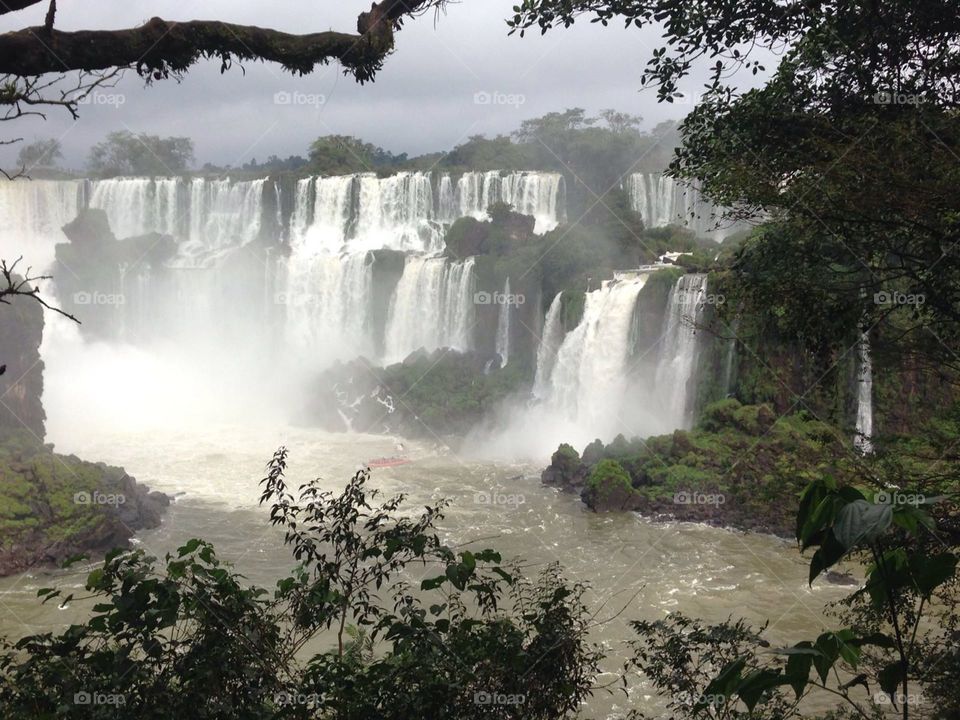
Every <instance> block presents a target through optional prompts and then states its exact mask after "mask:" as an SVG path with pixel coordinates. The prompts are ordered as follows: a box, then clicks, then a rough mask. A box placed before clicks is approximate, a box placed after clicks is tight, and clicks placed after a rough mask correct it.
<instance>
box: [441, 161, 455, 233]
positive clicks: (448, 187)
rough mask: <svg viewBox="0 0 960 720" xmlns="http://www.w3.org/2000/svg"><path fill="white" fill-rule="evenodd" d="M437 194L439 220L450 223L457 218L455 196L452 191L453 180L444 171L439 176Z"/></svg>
mask: <svg viewBox="0 0 960 720" xmlns="http://www.w3.org/2000/svg"><path fill="white" fill-rule="evenodd" d="M437 195H438V203H439V217H440V220H441V221H442V222H445V223H452V222H453V221H454V220H456V219H457V206H456V196H455V194H454V191H453V181H452V180H451V179H450V175H448V174H446V173H444V174H443V175H442V176H441V177H440V189H439V190H438V192H437Z"/></svg>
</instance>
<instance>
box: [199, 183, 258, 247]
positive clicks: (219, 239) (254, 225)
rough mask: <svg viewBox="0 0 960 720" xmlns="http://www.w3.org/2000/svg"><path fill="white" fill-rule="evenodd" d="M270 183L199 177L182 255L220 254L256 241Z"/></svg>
mask: <svg viewBox="0 0 960 720" xmlns="http://www.w3.org/2000/svg"><path fill="white" fill-rule="evenodd" d="M266 182H267V181H266V180H263V179H261V180H249V181H245V182H232V181H230V180H205V179H203V178H195V179H194V180H193V181H192V182H191V184H190V211H189V212H190V235H189V239H188V243H187V244H186V245H185V246H183V247H182V248H181V255H186V256H188V257H197V256H200V257H208V256H218V255H220V254H221V253H222V252H223V251H224V250H226V249H229V248H233V247H238V246H242V245H246V244H247V243H249V242H252V241H253V240H256V239H257V237H258V236H259V234H260V223H261V218H262V214H263V188H264V185H265V184H266Z"/></svg>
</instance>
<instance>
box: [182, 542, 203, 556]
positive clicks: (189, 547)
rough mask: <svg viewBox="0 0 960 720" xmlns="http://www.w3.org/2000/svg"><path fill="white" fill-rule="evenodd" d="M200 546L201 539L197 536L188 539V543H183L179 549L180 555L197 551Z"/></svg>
mask: <svg viewBox="0 0 960 720" xmlns="http://www.w3.org/2000/svg"><path fill="white" fill-rule="evenodd" d="M198 547H200V540H198V539H197V538H193V539H191V540H187V542H186V544H184V545H182V546H181V547H180V548H179V549H178V550H177V554H178V557H183V556H184V555H189V554H190V553H192V552H195V551H196V549H197V548H198Z"/></svg>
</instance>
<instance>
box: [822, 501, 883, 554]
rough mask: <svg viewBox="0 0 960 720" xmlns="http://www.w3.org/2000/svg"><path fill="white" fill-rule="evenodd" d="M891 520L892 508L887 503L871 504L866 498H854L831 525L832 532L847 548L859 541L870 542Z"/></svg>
mask: <svg viewBox="0 0 960 720" xmlns="http://www.w3.org/2000/svg"><path fill="white" fill-rule="evenodd" d="M892 522H893V509H892V508H891V507H890V506H889V505H873V504H871V503H868V502H867V501H866V500H855V501H853V502H852V503H848V504H847V505H844V506H843V507H842V508H841V509H840V512H839V514H838V515H837V521H836V523H834V525H833V534H834V536H835V537H836V538H837V540H838V541H839V542H840V544H841V545H842V546H843V547H844V548H846V549H847V550H852V549H854V548H856V547H858V546H859V545H860V544H861V543H864V542H865V543H872V542H873V541H875V540H876V539H877V538H878V537H880V535H882V534H883V533H884V532H885V531H886V530H887V528H889V527H890V525H891V523H892Z"/></svg>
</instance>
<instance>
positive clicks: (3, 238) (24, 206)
mask: <svg viewBox="0 0 960 720" xmlns="http://www.w3.org/2000/svg"><path fill="white" fill-rule="evenodd" d="M83 192H84V187H83V183H82V182H80V181H74V180H70V181H63V182H55V181H51V180H14V181H10V180H0V220H2V221H0V247H2V248H4V250H5V255H4V259H5V260H6V261H7V262H13V261H14V260H16V259H17V258H18V257H20V256H23V261H22V265H21V266H18V267H19V269H21V270H23V269H26V267H27V266H32V267H33V269H34V270H35V271H36V270H46V269H47V268H48V267H49V266H50V264H51V263H52V262H53V246H54V245H55V244H56V243H58V242H65V241H66V238H65V237H64V236H63V232H61V230H60V228H62V227H63V226H64V225H66V224H67V223H68V222H70V221H71V220H73V219H74V218H75V217H76V216H77V210H78V208H79V207H81V206H82V203H83ZM34 274H36V273H34Z"/></svg>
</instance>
